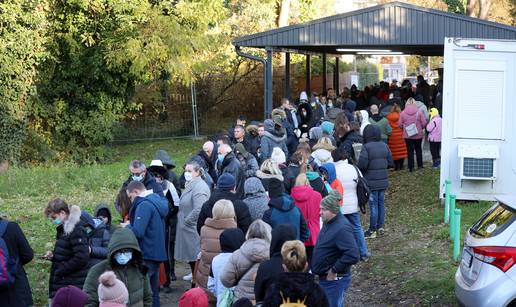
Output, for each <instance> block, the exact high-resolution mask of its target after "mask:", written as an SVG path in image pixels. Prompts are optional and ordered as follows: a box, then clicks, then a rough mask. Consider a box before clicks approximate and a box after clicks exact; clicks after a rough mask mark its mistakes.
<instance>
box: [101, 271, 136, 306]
mask: <svg viewBox="0 0 516 307" xmlns="http://www.w3.org/2000/svg"><path fill="white" fill-rule="evenodd" d="M98 294H99V302H100V306H102V303H117V304H127V301H128V300H129V293H128V292H127V288H126V287H125V284H124V283H123V282H121V281H120V280H118V279H117V278H116V275H115V273H114V272H113V271H106V272H104V273H103V274H102V275H100V277H99V288H98Z"/></svg>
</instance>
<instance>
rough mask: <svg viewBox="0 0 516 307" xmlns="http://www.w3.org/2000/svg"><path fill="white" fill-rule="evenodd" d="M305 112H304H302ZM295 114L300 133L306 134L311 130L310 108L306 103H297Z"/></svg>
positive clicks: (311, 116)
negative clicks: (298, 120) (297, 118)
mask: <svg viewBox="0 0 516 307" xmlns="http://www.w3.org/2000/svg"><path fill="white" fill-rule="evenodd" d="M303 111H305V112H306V113H305V112H303ZM297 113H298V114H299V119H300V122H299V126H298V127H299V130H300V131H301V133H308V131H310V129H311V128H312V118H313V114H312V107H311V106H310V104H309V103H308V102H306V101H303V102H301V103H299V107H298V108H297Z"/></svg>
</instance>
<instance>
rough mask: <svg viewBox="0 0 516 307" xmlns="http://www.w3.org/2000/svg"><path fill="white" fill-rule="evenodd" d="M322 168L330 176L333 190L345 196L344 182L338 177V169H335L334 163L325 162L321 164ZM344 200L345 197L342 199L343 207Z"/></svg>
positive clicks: (328, 179) (329, 179)
mask: <svg viewBox="0 0 516 307" xmlns="http://www.w3.org/2000/svg"><path fill="white" fill-rule="evenodd" d="M321 169H322V171H323V172H325V173H326V174H327V176H328V178H327V181H328V183H329V184H330V188H332V190H337V191H339V193H340V195H342V196H343V197H344V187H342V183H341V182H340V180H339V179H338V178H337V171H336V170H335V165H334V164H333V163H325V164H323V165H322V166H321ZM342 201H343V199H341V200H340V206H341V207H342Z"/></svg>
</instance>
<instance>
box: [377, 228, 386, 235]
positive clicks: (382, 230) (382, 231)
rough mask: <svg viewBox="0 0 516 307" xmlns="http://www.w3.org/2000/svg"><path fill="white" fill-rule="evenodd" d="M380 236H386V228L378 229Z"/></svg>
mask: <svg viewBox="0 0 516 307" xmlns="http://www.w3.org/2000/svg"><path fill="white" fill-rule="evenodd" d="M378 234H379V235H383V234H385V228H383V227H380V228H378Z"/></svg>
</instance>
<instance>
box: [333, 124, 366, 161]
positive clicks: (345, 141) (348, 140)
mask: <svg viewBox="0 0 516 307" xmlns="http://www.w3.org/2000/svg"><path fill="white" fill-rule="evenodd" d="M355 143H360V144H363V143H364V139H363V138H362V135H361V134H360V133H358V131H355V130H350V131H348V132H347V133H346V134H344V136H342V137H341V138H340V140H339V148H343V149H344V150H345V151H346V153H347V154H348V159H350V161H352V162H356V161H357V160H358V157H355V151H354V150H353V144H355Z"/></svg>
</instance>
